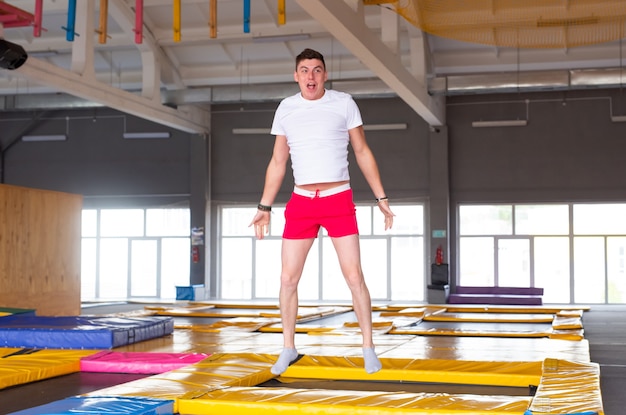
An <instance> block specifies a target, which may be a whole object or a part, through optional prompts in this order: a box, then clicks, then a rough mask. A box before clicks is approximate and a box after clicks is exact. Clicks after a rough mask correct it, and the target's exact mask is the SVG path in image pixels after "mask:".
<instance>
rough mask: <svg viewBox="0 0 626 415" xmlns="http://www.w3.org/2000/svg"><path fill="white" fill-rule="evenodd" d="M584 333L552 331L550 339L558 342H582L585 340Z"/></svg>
mask: <svg viewBox="0 0 626 415" xmlns="http://www.w3.org/2000/svg"><path fill="white" fill-rule="evenodd" d="M584 333H585V331H584V330H582V329H580V330H552V333H551V334H550V338H551V339H560V340H584V339H585V334H584Z"/></svg>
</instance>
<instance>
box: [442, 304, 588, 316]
mask: <svg viewBox="0 0 626 415" xmlns="http://www.w3.org/2000/svg"><path fill="white" fill-rule="evenodd" d="M446 309H447V311H448V312H449V313H533V314H538V313H545V314H558V313H561V312H566V311H573V310H577V311H578V310H582V311H589V310H590V309H591V307H589V306H578V305H576V306H564V305H560V306H558V307H551V306H546V305H534V306H504V305H478V304H474V305H472V304H448V305H447V306H446Z"/></svg>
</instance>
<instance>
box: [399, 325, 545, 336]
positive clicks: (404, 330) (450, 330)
mask: <svg viewBox="0 0 626 415" xmlns="http://www.w3.org/2000/svg"><path fill="white" fill-rule="evenodd" d="M389 333H390V334H416V335H421V336H455V337H550V334H551V333H552V328H550V327H548V328H546V329H545V330H503V329H500V328H498V327H495V328H494V329H493V330H486V329H484V328H483V329H481V330H468V329H461V328H454V327H438V328H435V327H427V328H424V327H420V326H416V327H400V328H394V329H393V330H391V331H390V332H389Z"/></svg>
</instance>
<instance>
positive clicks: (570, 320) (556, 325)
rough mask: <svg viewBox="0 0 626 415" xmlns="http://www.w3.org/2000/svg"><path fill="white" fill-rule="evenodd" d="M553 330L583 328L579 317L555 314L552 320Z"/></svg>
mask: <svg viewBox="0 0 626 415" xmlns="http://www.w3.org/2000/svg"><path fill="white" fill-rule="evenodd" d="M552 328H553V329H555V330H579V329H582V328H583V322H582V318H581V317H569V316H567V317H566V316H559V315H557V316H556V317H555V318H554V321H553V322H552Z"/></svg>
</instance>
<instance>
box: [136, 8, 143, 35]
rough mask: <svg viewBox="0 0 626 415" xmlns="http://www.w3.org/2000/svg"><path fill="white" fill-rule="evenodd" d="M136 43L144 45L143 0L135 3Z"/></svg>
mask: <svg viewBox="0 0 626 415" xmlns="http://www.w3.org/2000/svg"><path fill="white" fill-rule="evenodd" d="M135 43H137V44H141V43H143V0H136V1H135Z"/></svg>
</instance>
